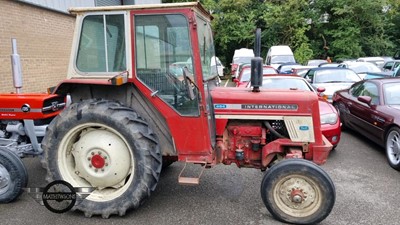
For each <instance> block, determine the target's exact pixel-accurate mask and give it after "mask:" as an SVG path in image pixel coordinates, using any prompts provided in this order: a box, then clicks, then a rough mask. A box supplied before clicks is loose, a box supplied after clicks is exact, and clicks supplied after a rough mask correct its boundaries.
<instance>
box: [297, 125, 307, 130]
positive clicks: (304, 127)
mask: <svg viewBox="0 0 400 225" xmlns="http://www.w3.org/2000/svg"><path fill="white" fill-rule="evenodd" d="M299 128H300V130H309V129H310V128H309V127H308V126H300V127H299Z"/></svg>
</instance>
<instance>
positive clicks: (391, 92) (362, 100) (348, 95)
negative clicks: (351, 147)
mask: <svg viewBox="0 0 400 225" xmlns="http://www.w3.org/2000/svg"><path fill="white" fill-rule="evenodd" d="M399 90H400V78H382V79H370V80H362V81H360V82H357V83H355V84H353V85H352V86H351V87H350V88H348V89H345V90H340V91H337V92H335V94H334V95H333V104H334V106H335V107H336V109H337V110H338V112H339V114H340V119H341V121H342V123H343V126H344V127H347V128H350V129H352V130H355V131H357V132H359V133H360V134H362V135H363V136H365V137H367V138H368V139H370V140H372V141H374V142H376V143H377V144H379V145H381V146H382V147H384V148H385V150H386V157H387V159H388V161H389V165H390V166H391V167H393V168H394V169H396V170H400V91H399Z"/></svg>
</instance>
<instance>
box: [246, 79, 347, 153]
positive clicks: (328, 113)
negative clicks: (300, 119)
mask: <svg viewBox="0 0 400 225" xmlns="http://www.w3.org/2000/svg"><path fill="white" fill-rule="evenodd" d="M248 87H250V84H248ZM262 88H263V89H271V90H272V89H284V90H287V91H290V90H304V91H312V92H315V94H317V95H318V96H321V95H320V93H318V92H323V91H324V89H323V88H320V89H318V91H316V90H315V89H314V88H313V87H312V86H311V84H310V83H308V81H307V80H306V79H304V78H302V77H299V76H297V75H295V74H292V75H275V76H264V77H263V86H262ZM319 113H320V119H321V130H322V134H323V135H324V136H325V137H326V138H327V139H328V140H329V142H331V144H332V145H333V147H334V148H335V147H336V146H337V145H338V143H339V141H340V135H341V124H340V118H339V114H338V113H337V111H336V109H335V108H334V107H333V105H332V104H330V103H329V102H328V101H326V100H325V99H324V98H322V97H319Z"/></svg>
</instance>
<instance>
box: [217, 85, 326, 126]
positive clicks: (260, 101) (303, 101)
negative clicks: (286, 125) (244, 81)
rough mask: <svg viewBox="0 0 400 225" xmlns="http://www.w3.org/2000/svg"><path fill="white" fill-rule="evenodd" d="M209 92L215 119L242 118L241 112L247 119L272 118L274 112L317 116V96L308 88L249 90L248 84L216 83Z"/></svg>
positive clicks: (288, 114) (287, 114) (278, 114)
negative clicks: (225, 84) (242, 86)
mask: <svg viewBox="0 0 400 225" xmlns="http://www.w3.org/2000/svg"><path fill="white" fill-rule="evenodd" d="M211 96H212V98H213V104H214V111H215V116H216V118H217V119H218V118H223V117H229V118H231V119H245V118H241V117H243V116H247V118H248V119H250V118H251V117H252V116H254V117H259V118H258V119H271V117H274V116H275V117H277V118H276V119H279V118H281V117H282V116H291V115H292V116H312V115H315V118H319V108H318V97H317V95H316V94H315V93H313V92H310V91H300V90H291V91H288V90H282V91H279V90H274V91H271V90H262V89H261V91H260V92H252V91H251V89H249V88H237V87H236V88H227V87H217V88H214V89H213V90H212V91H211ZM263 116H267V117H268V118H263ZM236 117H237V118H236ZM278 117H279V118H278ZM313 117H314V116H313ZM254 119H257V118H254ZM272 119H273V118H272Z"/></svg>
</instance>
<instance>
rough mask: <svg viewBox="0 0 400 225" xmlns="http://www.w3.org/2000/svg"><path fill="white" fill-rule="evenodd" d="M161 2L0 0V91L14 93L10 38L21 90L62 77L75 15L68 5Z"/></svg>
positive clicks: (154, 0) (151, 0) (156, 0)
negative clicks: (18, 66) (17, 60)
mask: <svg viewBox="0 0 400 225" xmlns="http://www.w3.org/2000/svg"><path fill="white" fill-rule="evenodd" d="M143 3H161V0H124V1H121V0H67V1H43V0H19V1H16V0H0V93H9V92H14V91H15V88H14V87H13V80H12V68H11V57H10V55H11V53H12V44H11V38H15V39H16V40H17V49H18V54H19V55H20V58H21V67H22V76H23V87H22V92H25V93H27V92H45V91H46V88H47V87H50V86H54V85H56V84H58V83H59V82H60V81H61V80H63V79H65V78H66V75H67V68H68V62H69V56H70V51H71V46H72V36H73V31H74V27H75V17H74V16H72V15H70V14H68V12H67V9H68V7H70V6H100V5H120V4H143Z"/></svg>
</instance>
